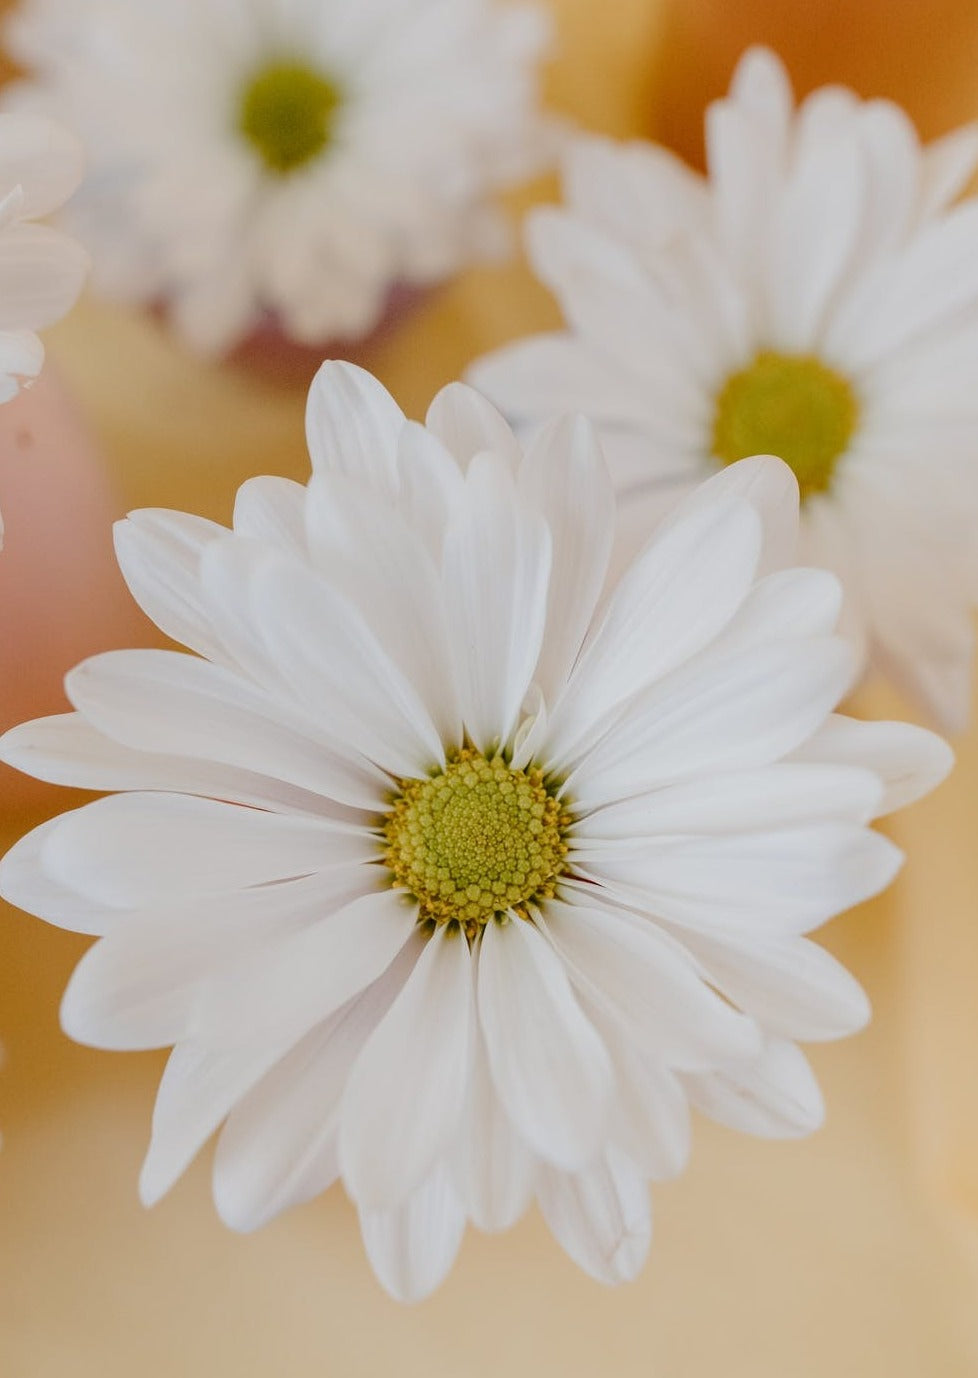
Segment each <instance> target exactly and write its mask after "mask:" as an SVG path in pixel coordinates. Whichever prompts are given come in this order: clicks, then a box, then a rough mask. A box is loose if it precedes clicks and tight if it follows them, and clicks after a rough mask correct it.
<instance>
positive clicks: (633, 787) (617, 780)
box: [568, 637, 854, 809]
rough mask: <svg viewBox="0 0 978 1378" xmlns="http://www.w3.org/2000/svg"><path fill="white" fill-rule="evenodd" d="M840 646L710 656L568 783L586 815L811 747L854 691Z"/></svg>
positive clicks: (680, 676)
mask: <svg viewBox="0 0 978 1378" xmlns="http://www.w3.org/2000/svg"><path fill="white" fill-rule="evenodd" d="M853 669H854V661H853V653H852V650H851V648H850V647H849V646H848V645H847V644H846V643H845V642H843V641H840V640H838V639H836V638H829V637H824V638H817V639H816V638H812V639H810V640H806V641H781V642H775V643H772V644H770V645H763V646H759V647H757V648H755V649H752V650H750V651H748V652H746V653H745V654H741V655H735V656H729V657H726V658H724V659H718V660H717V662H716V663H714V662H713V661H712V659H711V658H710V657H709V655H707V656H705V657H702V658H701V660H700V661H699V662H698V663H697V664H695V665H693V666H691V667H689V669H688V670H687V671H683V670H680V671H679V672H678V673H676V674H673V675H671V676H669V678H668V679H667V680H665V681H663V683H662V684H661V685H657V686H656V687H655V688H654V689H653V691H652V692H651V693H649V694H648V695H646V696H644V697H643V699H642V700H641V701H640V703H639V704H638V705H636V707H635V709H634V710H633V711H630V712H629V713H628V714H627V715H626V716H625V717H624V718H623V719H622V720H621V721H620V722H619V723H618V724H616V727H615V730H614V731H613V732H611V733H609V734H608V736H607V737H606V738H605V739H604V741H602V742H601V743H599V745H598V746H597V747H596V748H595V749H594V751H593V752H591V753H590V754H589V755H588V756H587V757H585V758H584V760H583V761H582V763H581V765H580V766H579V767H578V768H577V769H576V770H575V772H574V773H573V775H572V776H571V778H570V780H569V781H568V790H569V791H570V793H571V795H572V797H573V798H574V800H575V802H576V804H577V806H578V807H579V808H581V809H584V808H591V807H595V806H597V805H599V804H603V803H611V802H614V801H615V800H617V799H625V798H628V797H629V796H630V795H633V794H641V793H644V792H645V791H646V790H649V789H653V788H655V787H656V786H659V785H666V784H671V783H673V782H674V781H678V780H684V779H690V778H692V777H693V776H694V775H697V774H699V773H701V772H706V771H720V770H743V769H753V768H755V767H757V766H761V765H768V764H769V763H770V762H772V761H776V760H778V759H779V758H780V757H782V756H785V755H787V754H788V752H790V751H793V750H795V749H796V748H797V747H798V746H800V745H801V743H802V742H803V741H806V740H807V739H808V738H809V737H810V736H811V735H812V734H813V733H814V732H815V731H816V729H817V728H818V727H820V726H821V724H822V723H823V722H824V721H825V718H826V717H827V715H828V714H829V712H830V711H831V709H832V708H834V707H835V705H836V704H837V703H838V702H839V700H840V699H841V698H842V696H843V694H844V693H845V692H846V690H847V689H848V687H849V685H850V684H851V683H852V677H853Z"/></svg>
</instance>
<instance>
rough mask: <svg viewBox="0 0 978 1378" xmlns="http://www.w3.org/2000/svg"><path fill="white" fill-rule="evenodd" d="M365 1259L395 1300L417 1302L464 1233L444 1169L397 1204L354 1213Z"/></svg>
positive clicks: (438, 1278) (441, 1276)
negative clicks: (357, 1214)
mask: <svg viewBox="0 0 978 1378" xmlns="http://www.w3.org/2000/svg"><path fill="white" fill-rule="evenodd" d="M360 1229H361V1231H362V1233H363V1242H364V1246H365V1247H366V1250H367V1257H368V1258H369V1259H370V1263H371V1266H372V1267H373V1270H374V1272H375V1273H376V1274H377V1277H378V1279H379V1280H380V1283H381V1284H382V1286H383V1287H384V1288H386V1290H387V1291H388V1292H389V1293H390V1294H391V1296H392V1297H393V1298H394V1300H395V1301H403V1302H414V1301H422V1300H423V1299H424V1298H425V1297H427V1296H429V1295H430V1294H431V1293H432V1292H433V1291H434V1290H435V1288H436V1287H438V1286H439V1285H440V1284H441V1283H442V1282H443V1281H444V1280H445V1278H446V1277H447V1276H448V1272H449V1269H450V1268H451V1266H452V1264H453V1263H454V1262H455V1256H456V1254H457V1253H458V1250H459V1245H460V1244H461V1242H462V1235H463V1234H464V1233H465V1212H464V1211H463V1209H462V1207H461V1205H460V1203H459V1200H458V1197H457V1196H456V1194H455V1190H454V1188H453V1186H452V1183H451V1178H450V1176H449V1173H448V1169H447V1168H446V1167H445V1165H444V1164H439V1165H438V1166H437V1167H436V1168H435V1169H434V1171H433V1172H432V1173H431V1175H430V1177H428V1178H427V1180H426V1181H425V1182H423V1183H422V1184H421V1186H420V1187H418V1189H417V1190H416V1191H415V1192H414V1194H413V1195H412V1196H411V1197H410V1198H409V1199H408V1200H407V1201H406V1202H404V1204H403V1205H400V1206H397V1207H396V1208H395V1209H394V1210H389V1211H373V1210H361V1211H360Z"/></svg>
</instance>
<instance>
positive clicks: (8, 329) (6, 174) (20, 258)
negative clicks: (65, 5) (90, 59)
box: [0, 115, 88, 402]
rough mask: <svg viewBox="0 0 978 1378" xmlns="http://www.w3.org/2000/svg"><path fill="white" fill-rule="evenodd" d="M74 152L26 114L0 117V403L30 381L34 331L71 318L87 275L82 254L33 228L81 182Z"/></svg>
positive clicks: (54, 130)
mask: <svg viewBox="0 0 978 1378" xmlns="http://www.w3.org/2000/svg"><path fill="white" fill-rule="evenodd" d="M81 175H82V151H81V145H80V144H79V143H78V141H77V140H76V139H74V138H73V137H72V136H71V135H70V134H69V133H68V132H67V131H66V130H64V129H62V128H60V127H59V126H58V125H56V124H54V123H52V121H50V120H47V119H41V118H38V117H36V116H33V115H0V402H9V401H10V400H11V398H13V397H16V395H17V393H18V392H19V391H20V387H21V383H22V382H23V381H24V380H25V379H30V378H36V377H37V375H38V373H40V371H41V365H42V364H43V362H44V346H43V345H42V344H41V341H40V340H39V339H38V337H37V335H36V334H35V331H37V330H43V329H44V327H45V326H48V325H53V324H54V322H55V321H58V320H60V319H61V317H62V316H64V315H66V314H67V312H68V311H70V309H71V307H72V306H74V304H75V301H76V300H77V298H78V294H79V293H80V292H81V289H82V286H83V284H84V281H85V274H86V273H87V271H88V257H87V255H86V254H85V252H84V250H83V249H82V248H81V247H80V246H79V245H78V244H76V243H75V242H74V240H72V239H69V238H68V237H67V235H64V234H61V233H60V232H59V231H58V230H54V229H52V228H51V227H50V226H49V225H38V224H35V223H34V222H35V221H36V220H37V218H38V217H39V216H43V215H49V214H50V213H51V212H52V211H54V210H57V209H58V208H59V207H60V206H62V205H63V204H64V202H65V201H66V200H67V199H68V197H69V196H70V195H71V194H72V192H73V191H74V190H75V188H76V187H77V185H78V183H79V182H80V181H81Z"/></svg>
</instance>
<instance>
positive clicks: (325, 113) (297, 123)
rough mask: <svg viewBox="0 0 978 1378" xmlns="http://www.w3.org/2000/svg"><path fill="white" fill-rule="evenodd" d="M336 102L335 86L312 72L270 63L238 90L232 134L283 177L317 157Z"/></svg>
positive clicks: (299, 64)
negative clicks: (235, 132) (239, 135)
mask: <svg viewBox="0 0 978 1378" xmlns="http://www.w3.org/2000/svg"><path fill="white" fill-rule="evenodd" d="M340 102H341V96H340V91H339V89H338V88H337V86H336V85H335V84H334V83H333V82H332V81H330V79H329V78H328V77H326V76H323V74H322V73H321V72H317V71H316V70H315V68H313V67H308V66H307V65H306V64H305V63H304V62H294V61H281V62H274V63H271V64H270V65H269V66H267V67H263V68H262V69H261V70H260V71H259V72H257V73H255V75H254V76H253V77H252V78H251V80H250V81H249V82H248V84H247V86H246V87H245V88H244V91H243V92H242V96H241V106H240V110H239V114H238V128H239V129H240V131H241V133H242V134H243V135H244V137H245V138H246V139H247V140H248V142H249V143H250V144H251V145H252V147H253V148H254V149H255V150H256V152H257V153H258V154H259V156H260V157H261V159H262V161H263V162H264V164H265V166H266V167H267V168H268V169H269V170H270V171H271V172H276V173H279V174H281V175H284V174H285V173H288V172H293V171H294V170H295V169H296V168H299V167H302V166H303V164H305V163H308V162H310V161H311V160H312V159H313V158H315V157H316V156H317V154H319V153H321V152H322V151H323V149H324V148H325V147H326V145H327V144H328V143H329V141H330V138H331V137H332V134H333V125H334V123H335V118H336V112H337V110H338V109H339V106H340Z"/></svg>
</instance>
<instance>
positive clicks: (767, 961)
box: [683, 930, 870, 1042]
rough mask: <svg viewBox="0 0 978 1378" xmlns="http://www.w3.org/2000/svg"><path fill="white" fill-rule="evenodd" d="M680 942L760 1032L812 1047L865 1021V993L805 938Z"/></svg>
mask: <svg viewBox="0 0 978 1378" xmlns="http://www.w3.org/2000/svg"><path fill="white" fill-rule="evenodd" d="M683 940H684V942H685V943H686V945H687V946H688V947H689V948H690V950H691V951H692V952H693V953H694V955H695V956H696V957H697V959H698V960H699V961H700V963H701V964H702V966H703V969H704V970H705V971H706V972H707V973H708V975H709V978H710V980H711V982H712V983H713V984H714V985H715V986H716V987H717V989H718V990H722V991H723V993H724V995H726V996H727V998H728V999H729V1000H732V1001H733V1002H734V1004H736V1005H738V1006H739V1007H740V1008H741V1009H742V1010H746V1011H747V1012H748V1013H749V1014H751V1015H752V1016H753V1018H754V1019H756V1020H757V1022H758V1023H759V1024H760V1025H761V1027H762V1028H763V1029H764V1031H765V1032H766V1033H770V1034H775V1035H779V1036H780V1037H782V1038H795V1039H804V1040H805V1041H806V1042H816V1041H820V1040H822V1039H831V1038H844V1037H845V1036H846V1035H847V1034H852V1033H856V1032H857V1031H858V1030H859V1029H861V1028H863V1027H864V1025H866V1024H867V1023H868V1021H869V1017H870V1005H869V1000H868V998H867V996H866V992H865V991H864V990H863V988H862V986H860V984H859V982H858V981H857V980H856V979H855V977H853V976H850V974H849V972H848V971H846V969H845V967H844V966H843V965H842V964H841V962H837V961H836V959H835V958H834V957H833V956H831V955H830V954H829V953H828V952H826V951H825V950H824V948H821V947H819V946H818V945H817V944H816V943H813V942H810V941H809V940H808V939H807V938H795V937H788V938H780V939H769V940H767V941H764V942H756V941H755V942H749V943H747V942H740V943H737V942H735V941H734V940H733V939H732V938H731V936H730V935H728V934H722V935H720V934H718V935H716V936H710V937H708V936H707V935H706V934H703V933H692V932H689V931H688V930H687V932H686V933H685V934H684V935H683Z"/></svg>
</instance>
